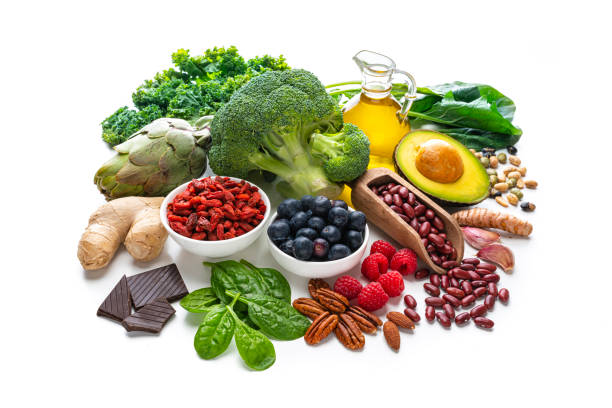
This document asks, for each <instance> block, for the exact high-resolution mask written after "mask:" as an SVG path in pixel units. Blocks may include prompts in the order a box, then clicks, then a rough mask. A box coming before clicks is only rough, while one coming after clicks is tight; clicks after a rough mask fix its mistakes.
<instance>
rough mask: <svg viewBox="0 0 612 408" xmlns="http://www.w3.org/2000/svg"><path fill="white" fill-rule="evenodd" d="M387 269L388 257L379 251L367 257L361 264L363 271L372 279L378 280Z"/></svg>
mask: <svg viewBox="0 0 612 408" xmlns="http://www.w3.org/2000/svg"><path fill="white" fill-rule="evenodd" d="M387 269H389V261H388V260H387V257H386V256H384V255H383V254H381V253H378V252H375V253H373V254H372V255H370V256H368V257H366V259H364V260H363V263H362V264H361V273H362V274H363V276H365V277H366V278H368V279H369V280H371V281H375V280H377V279H378V277H379V276H380V275H381V274H383V273H385V272H387Z"/></svg>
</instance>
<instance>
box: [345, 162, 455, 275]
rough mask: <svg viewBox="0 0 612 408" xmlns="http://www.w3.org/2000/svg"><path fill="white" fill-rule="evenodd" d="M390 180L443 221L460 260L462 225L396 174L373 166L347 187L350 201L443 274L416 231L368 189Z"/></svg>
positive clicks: (429, 265)
mask: <svg viewBox="0 0 612 408" xmlns="http://www.w3.org/2000/svg"><path fill="white" fill-rule="evenodd" d="M389 182H395V183H398V184H401V185H403V186H405V187H406V188H407V189H408V190H409V191H411V192H412V193H413V194H414V195H415V196H416V198H417V200H418V201H420V202H421V203H423V204H425V206H427V207H429V208H431V209H432V210H433V211H434V213H435V214H436V215H437V216H438V217H439V218H440V219H441V220H442V221H443V222H444V232H445V233H446V236H447V238H448V240H449V241H450V242H451V243H452V244H453V246H454V247H455V250H456V251H457V260H458V261H461V259H463V245H464V241H463V234H462V232H461V227H459V224H458V223H457V221H455V219H454V218H453V217H452V216H451V215H450V214H449V213H447V212H446V211H445V210H444V209H443V208H442V207H440V206H439V205H438V204H436V203H435V202H434V201H433V200H432V199H430V198H429V197H428V196H427V195H426V194H425V193H423V192H422V191H421V190H419V189H418V188H416V187H415V186H413V185H412V184H410V183H409V182H408V181H406V180H404V179H403V178H402V177H401V176H400V175H398V174H397V173H394V172H393V171H391V170H389V169H386V168H383V167H380V168H374V169H369V170H367V171H366V172H365V173H363V175H361V177H359V178H358V179H357V180H354V181H352V182H351V183H350V186H351V188H352V192H351V200H352V201H353V207H355V208H356V209H358V210H359V211H362V212H363V213H364V214H365V215H366V217H367V218H368V222H372V223H373V224H374V225H376V226H377V227H379V228H380V229H382V230H383V231H384V232H385V233H386V234H388V235H389V236H390V237H391V238H393V239H394V240H395V241H397V242H398V243H399V244H400V245H402V246H404V247H406V248H410V249H412V250H413V251H415V252H416V253H417V255H418V256H419V258H421V260H423V261H424V262H425V263H426V264H427V266H428V267H429V268H430V269H431V270H433V271H434V272H436V273H438V274H442V275H443V274H446V272H447V270H446V269H444V268H442V267H440V266H438V265H436V264H435V263H434V262H433V261H432V260H431V258H430V257H429V254H428V253H427V250H426V249H425V246H424V245H423V242H422V241H421V237H420V236H419V234H418V232H417V231H415V230H414V229H413V228H412V227H411V226H410V225H409V224H408V223H406V222H405V221H404V220H402V219H401V218H400V217H399V215H397V213H396V212H395V211H393V210H392V209H391V208H390V207H389V206H388V205H387V204H385V202H384V201H383V200H381V198H380V197H378V196H377V195H376V194H374V192H373V191H372V190H371V189H370V187H372V186H378V185H381V184H385V183H389Z"/></svg>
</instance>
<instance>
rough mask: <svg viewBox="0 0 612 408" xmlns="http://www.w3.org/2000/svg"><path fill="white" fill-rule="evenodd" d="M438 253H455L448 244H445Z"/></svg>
mask: <svg viewBox="0 0 612 408" xmlns="http://www.w3.org/2000/svg"><path fill="white" fill-rule="evenodd" d="M438 251H440V252H441V253H443V254H444V255H449V254H451V253H452V252H453V247H452V246H450V245H448V244H444V246H443V247H442V248H438Z"/></svg>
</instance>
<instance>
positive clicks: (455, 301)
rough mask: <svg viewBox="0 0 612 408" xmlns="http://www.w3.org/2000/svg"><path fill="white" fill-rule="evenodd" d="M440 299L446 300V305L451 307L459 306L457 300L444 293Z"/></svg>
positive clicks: (459, 303)
mask: <svg viewBox="0 0 612 408" xmlns="http://www.w3.org/2000/svg"><path fill="white" fill-rule="evenodd" d="M442 299H444V300H446V301H447V302H448V303H450V304H451V305H453V307H459V306H461V301H460V300H459V299H457V298H456V297H454V296H453V295H449V294H447V293H445V294H444V295H442Z"/></svg>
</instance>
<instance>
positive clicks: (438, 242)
mask: <svg viewBox="0 0 612 408" xmlns="http://www.w3.org/2000/svg"><path fill="white" fill-rule="evenodd" d="M423 225H425V224H423ZM427 239H429V241H431V243H432V244H434V245H435V246H437V247H438V248H439V247H441V246H444V240H443V239H442V238H440V237H439V236H438V235H436V234H431V233H430V234H429V235H427Z"/></svg>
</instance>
